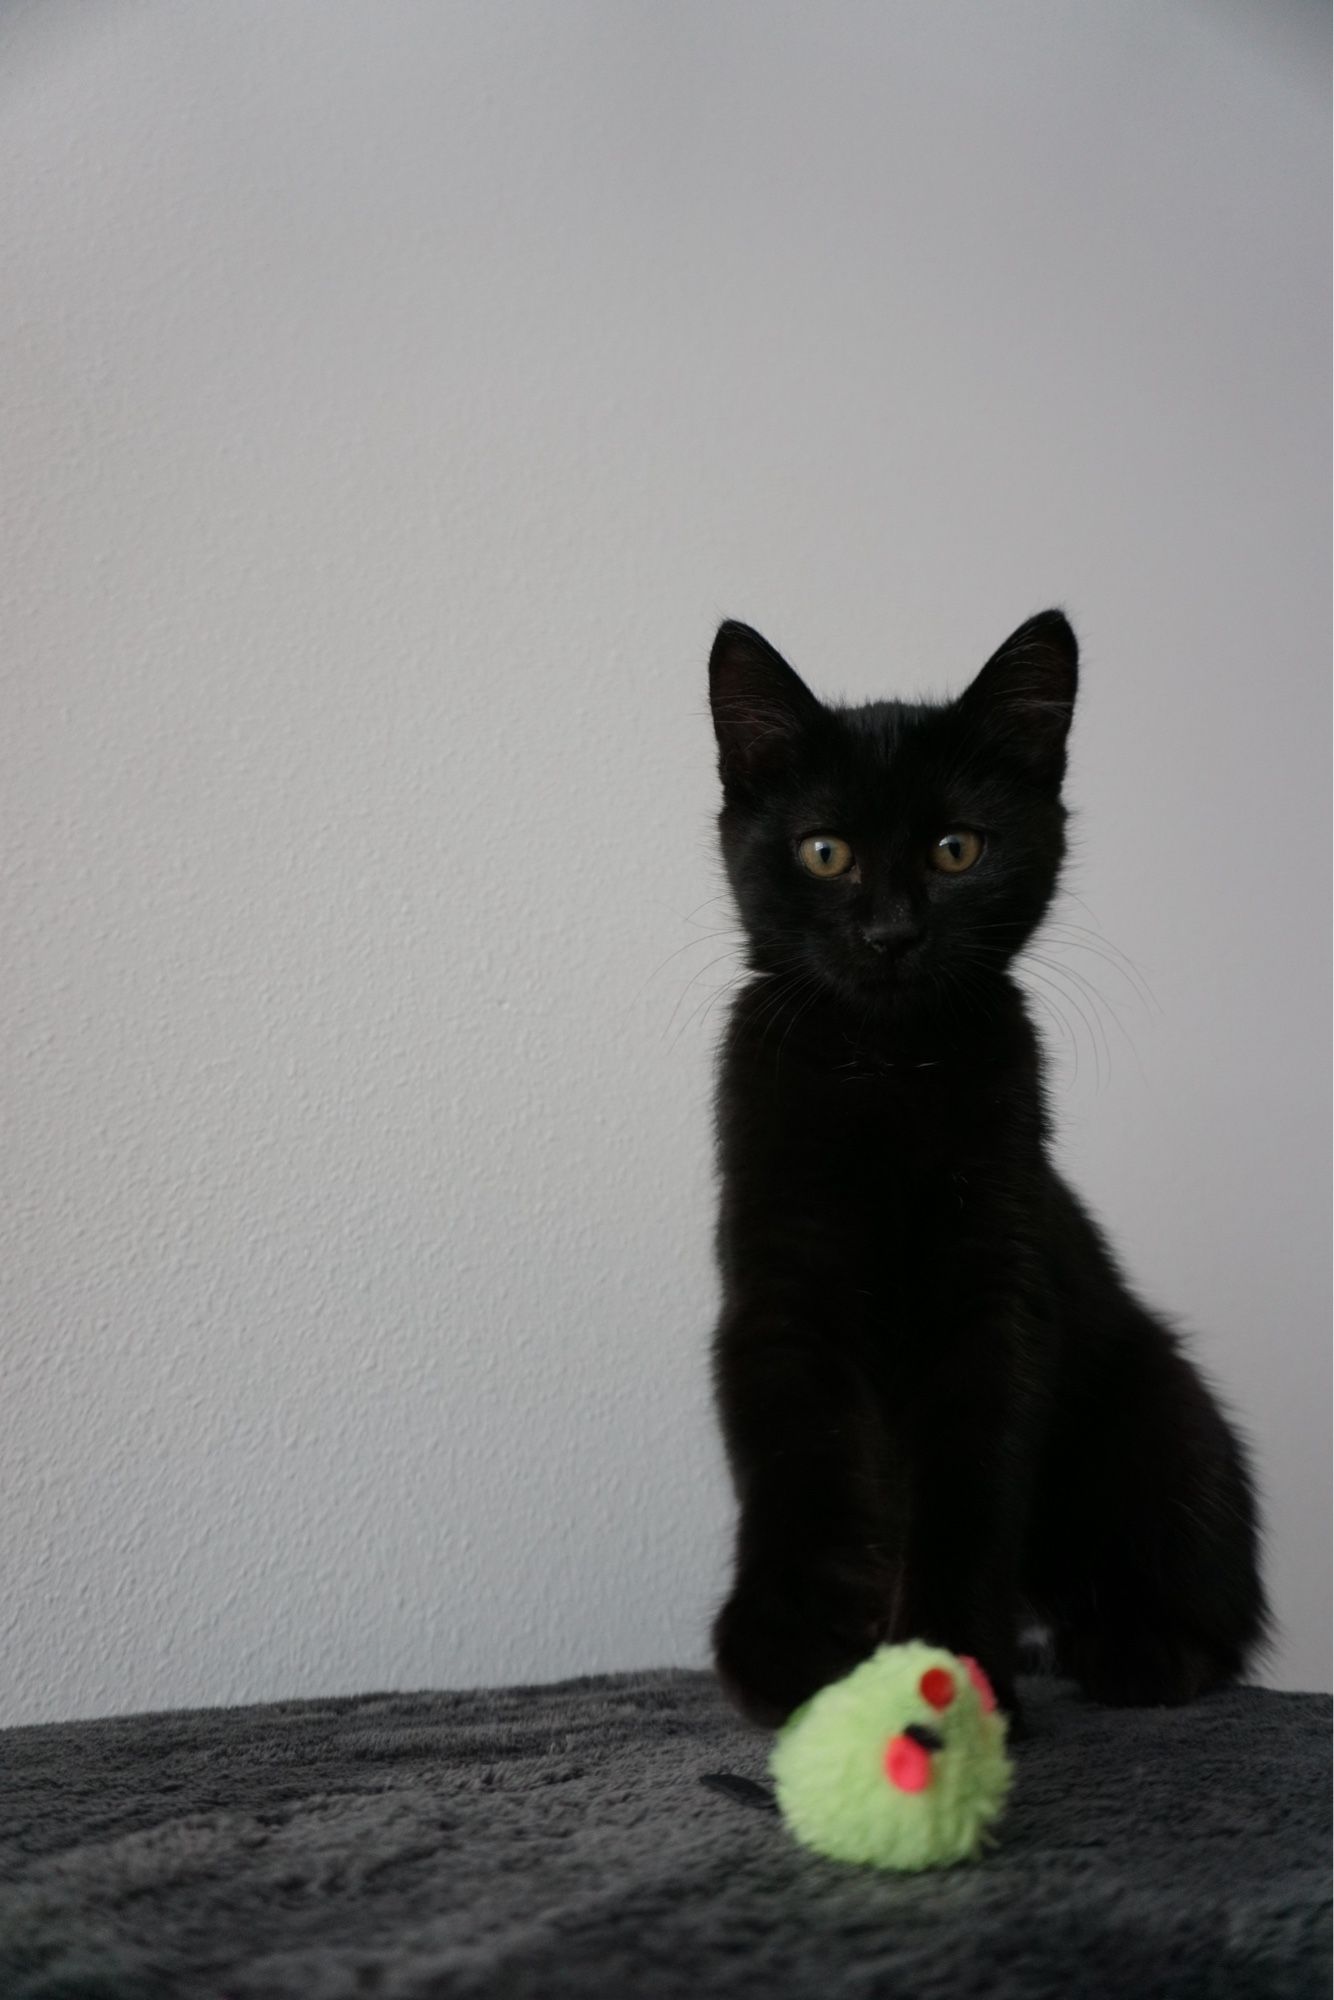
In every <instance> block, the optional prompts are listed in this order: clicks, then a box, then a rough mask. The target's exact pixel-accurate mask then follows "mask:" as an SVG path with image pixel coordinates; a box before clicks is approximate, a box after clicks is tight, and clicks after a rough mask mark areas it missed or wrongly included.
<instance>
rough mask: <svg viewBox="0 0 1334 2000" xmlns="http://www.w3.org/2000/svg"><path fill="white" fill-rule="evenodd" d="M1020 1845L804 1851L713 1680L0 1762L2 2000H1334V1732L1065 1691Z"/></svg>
mask: <svg viewBox="0 0 1334 2000" xmlns="http://www.w3.org/2000/svg"><path fill="white" fill-rule="evenodd" d="M1028 1699H1029V1703H1030V1711H1031V1721H1032V1734H1031V1736H1030V1738H1029V1740H1028V1741H1026V1742H1025V1743H1024V1744H1022V1745H1021V1746H1020V1749H1019V1770H1018V1777H1017V1781H1016V1785H1015V1790H1014V1795H1013V1801H1012V1804H1011V1807H1010V1809H1009V1812H1008V1814H1007V1817H1006V1819H1005V1821H1004V1824H1003V1832H1002V1839H1001V1842H1000V1844H999V1846H998V1847H997V1848H996V1850H995V1852H994V1853H993V1854H992V1855H991V1856H990V1857H989V1858H988V1859H987V1860H986V1861H985V1862H983V1863H982V1864H980V1865H976V1866H970V1867H962V1868H956V1869H952V1870H948V1871H943V1872H939V1873H935V1874H931V1875H925V1876H898V1877H896V1876H888V1875H877V1874H875V1873H872V1872H868V1871H863V1870H858V1869H850V1868H843V1867H840V1866H838V1865H837V1864H835V1863H832V1862H825V1861H821V1860H818V1859H816V1858H815V1857H814V1856H812V1855H808V1854H805V1853H803V1852H802V1851H801V1850H800V1849H799V1848H797V1847H795V1846H794V1845H793V1844H792V1842H791V1841H790V1840H789V1838H788V1836H787V1834H786V1832H785V1831H784V1828H783V1826H782V1824H781V1822H780V1821H779V1820H778V1819H777V1818H776V1817H774V1816H773V1815H771V1814H769V1813H765V1812H757V1811H754V1810H753V1809H751V1808H750V1807H748V1806H747V1805H745V1804H744V1803H741V1802H740V1801H739V1800H738V1798H736V1797H733V1796H729V1795H728V1794H727V1792H726V1791H720V1790H718V1789H716V1788H709V1787H707V1786H705V1785H703V1784H701V1782H700V1778H701V1775H702V1774H703V1773H705V1772H709V1771H731V1772H736V1773H739V1774H742V1775H749V1776H751V1777H755V1778H758V1777H762V1776H763V1775H764V1761H765V1753H766V1739H765V1738H763V1737H761V1736H759V1735H756V1734H754V1733H752V1732H751V1731H749V1730H747V1729H746V1728H745V1727H743V1726H742V1725H740V1724H739V1723H738V1722H736V1721H735V1720H734V1719H733V1717H732V1716H731V1715H730V1714H729V1713H728V1711H727V1710H726V1709H725V1708H724V1706H723V1704H722V1702H721V1700H720V1699H719V1697H718V1695H717V1693H716V1691H715V1689H714V1687H713V1684H712V1682H711V1681H710V1680H709V1679H708V1678H707V1677H706V1676H705V1675H703V1674H693V1673H682V1672H659V1673H638V1674H618V1675H613V1676H609V1677H605V1678H600V1679H594V1680H581V1681H571V1682H565V1683H562V1684H560V1685H556V1686H547V1687H535V1688H507V1689H502V1690H492V1691H488V1692H480V1693H473V1694H421V1695H378V1696H367V1697H364V1698H362V1699H358V1700H330V1701H303V1702H287V1703H281V1704H278V1705H276V1706H272V1707H265V1708H248V1709H230V1710H228V1709H219V1710H208V1711H202V1712H190V1713H178V1714H167V1715H153V1716H135V1717H127V1718H121V1719H113V1720H109V1721H101V1722H85V1723H74V1724H68V1725H62V1726H52V1727H44V1728H33V1729H14V1730H9V1731H6V1732H3V1733H0V1995H3V2000H177V1996H180V2000H194V1996H199V2000H353V1996H357V1997H358V2000H361V1996H365V1995H375V1996H377V2000H427V1996H436V1995H450V1996H453V1995H464V1996H470V1997H471V1996H488V2000H489V1997H490V1996H495V1997H496V2000H500V1996H503V2000H553V1996H560V1995H598V1996H607V2000H639V1996H644V2000H673V1996H681V2000H706V1996H711V1995H728V1996H737V1997H738V2000H747V1996H754V2000H787V1996H795V1995H802V1996H806V1995H810V1996H818V2000H840V1996H844V1995H848V1996H852V1995H855V1996H857V2000H875V1996H884V1997H885V2000H890V1996H893V2000H897V1996H900V1995H901V1996H903V2000H938V1996H939V2000H961V1996H967V1995H973V1994H986V1995H992V1996H997V2000H1039V1996H1041V2000H1075V1996H1089V2000H1102V1997H1103V1996H1126V2000H1132V1997H1133V2000H1150V1997H1151V1996H1152V2000H1158V1996H1165V2000H1185V1996H1190V2000H1206V1996H1207V2000H1255V1996H1260V1995H1266V1996H1275V2000H1278V1996H1282V2000H1305V1996H1308V1995H1310V1996H1315V1995H1317V1994H1319V1995H1320V1996H1322V2000H1324V1996H1325V1995H1327V1994H1328V1992H1329V1944H1328V1940H1329V1922H1328V1895H1327V1890H1328V1879H1329V1839H1328V1798H1329V1704H1328V1702H1327V1701H1326V1700H1325V1699H1324V1698H1323V1697H1321V1696H1316V1695H1293V1694H1275V1693H1265V1692H1261V1691H1259V1690H1256V1689H1242V1690H1238V1691H1236V1692H1233V1693H1229V1694H1225V1695H1220V1696H1216V1697H1213V1698H1211V1699H1209V1700H1206V1701H1203V1702H1200V1703H1198V1704H1197V1705H1195V1706H1194V1707H1191V1708H1186V1709H1178V1710H1175V1711H1164V1710H1157V1711H1150V1710H1137V1711H1122V1712H1120V1713H1113V1712H1110V1711H1108V1710H1104V1709H1098V1708H1094V1707H1091V1706H1089V1705H1087V1704H1086V1703H1084V1702H1082V1701H1080V1700H1079V1699H1077V1698H1076V1696H1075V1695H1074V1693H1073V1691H1072V1690H1070V1689H1069V1688H1066V1687H1063V1686H1057V1685H1051V1684H1039V1683H1036V1682H1035V1683H1032V1684H1030V1686H1029V1688H1028Z"/></svg>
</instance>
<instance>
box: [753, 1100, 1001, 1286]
mask: <svg viewBox="0 0 1334 2000" xmlns="http://www.w3.org/2000/svg"><path fill="white" fill-rule="evenodd" d="M857 1083H858V1084H859V1085H860V1088H857V1087H856V1086H840V1085H839V1084H838V1083H837V1082H836V1083H835V1084H834V1086H833V1087H832V1088H831V1089H828V1090H824V1091H819V1092H813V1093H810V1094H809V1095H808V1096H807V1097H806V1098H805V1099H804V1100H802V1101H799V1102H796V1103H794V1104H793V1105H791V1106H790V1107H789V1116H788V1118H787V1120H786V1121H785V1123H784V1126H783V1128H782V1130H781V1134H778V1135H775V1136H776V1137H777V1139H778V1143H777V1144H776V1146H775V1148H774V1153H773V1158H774V1161H775V1164H776V1166H777V1174H776V1177H775V1182H774V1185H775V1187H776V1188H777V1187H781V1188H783V1189H786V1190H791V1191H795V1192H796V1193H797V1196H798V1202H799V1204H800V1205H801V1206H802V1207H803V1208H804V1209H805V1210H806V1212H807V1213H808V1214H809V1215H810V1216H811V1217H812V1219H813V1220H815V1221H816V1223H817V1224H818V1226H819V1227H821V1228H823V1229H824V1230H826V1231H828V1232H829V1233H830V1235H831V1236H832V1237H836V1238H837V1239H838V1240H839V1242H840V1243H841V1245H842V1246H843V1248H844V1251H845V1254H846V1256H847V1257H848V1259H849V1261H850V1262H855V1263H856V1264H858V1265H859V1266H862V1267H866V1266H872V1267H875V1268H877V1269H881V1268H886V1267H893V1268H895V1269H898V1270H902V1269H903V1268H905V1267H906V1266H912V1265H918V1264H930V1263H934V1262H936V1261H938V1260H939V1259H940V1258H941V1257H942V1256H947V1255H948V1254H949V1251H950V1248H951V1246H952V1245H954V1244H957V1243H958V1242H959V1241H960V1239H961V1238H964V1237H966V1236H968V1235H969V1234H970V1233H972V1231H973V1230H974V1229H975V1227H976V1225H977V1223H978V1221H979V1219H980V1212H981V1206H982V1204H983V1201H984V1199H985V1198H986V1197H987V1196H989V1195H990V1194H992V1193H994V1191H995V1190H996V1187H997V1183H998V1175H999V1172H1000V1169H999V1165H998V1162H999V1160H1000V1157H1001V1155H1002V1153H1003V1151H1004V1141H1003V1132H1004V1118H1003V1112H1002V1109H1001V1107H1000V1105H999V1103H998V1102H997V1101H996V1099H995V1097H994V1096H993V1095H992V1094H991V1093H988V1092H987V1091H986V1090H985V1089H979V1090H972V1091H969V1090H967V1089H961V1088H960V1087H959V1085H958V1084H957V1082H956V1081H955V1080H954V1079H951V1078H949V1077H942V1076H939V1075H931V1074H929V1073H927V1072H926V1066H923V1068H922V1069H921V1070H916V1069H914V1070H912V1071H909V1072H907V1073H905V1074H894V1073H890V1074H888V1075H881V1076H874V1077H869V1078H865V1077H859V1078H858V1079H857Z"/></svg>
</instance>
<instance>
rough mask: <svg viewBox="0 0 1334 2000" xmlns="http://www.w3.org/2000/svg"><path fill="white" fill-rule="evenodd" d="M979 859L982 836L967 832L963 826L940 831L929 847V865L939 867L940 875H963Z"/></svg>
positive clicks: (980, 856)
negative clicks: (936, 839) (938, 837)
mask: <svg viewBox="0 0 1334 2000" xmlns="http://www.w3.org/2000/svg"><path fill="white" fill-rule="evenodd" d="M981 859H982V836H981V834H980V833H969V832H968V831H967V829H966V828H965V827H955V828H954V829H953V830H952V831H951V832H949V833H942V834H941V836H940V839H939V840H938V841H937V842H936V844H935V846H934V847H933V848H932V849H931V866H932V867H933V868H939V870H940V872H941V874H942V875H963V874H965V873H966V872H967V870H968V869H970V868H972V867H974V866H975V865H976V863H977V862H979V861H980V860H981Z"/></svg>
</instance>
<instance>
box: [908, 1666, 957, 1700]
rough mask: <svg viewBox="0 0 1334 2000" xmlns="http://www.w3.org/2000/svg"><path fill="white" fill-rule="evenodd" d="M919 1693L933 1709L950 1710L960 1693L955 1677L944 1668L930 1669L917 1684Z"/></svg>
mask: <svg viewBox="0 0 1334 2000" xmlns="http://www.w3.org/2000/svg"><path fill="white" fill-rule="evenodd" d="M917 1691H918V1693H919V1694H920V1695H921V1697H922V1700H923V1701H929V1702H930V1704H931V1706H932V1708H948V1707H949V1705H950V1703H951V1702H952V1701H953V1699H954V1697H955V1695H956V1694H957V1692H958V1690H957V1688H956V1687H955V1685H954V1676H953V1675H952V1674H950V1673H948V1672H947V1671H946V1669H945V1668H944V1667H928V1668H927V1670H926V1672H925V1673H924V1674H923V1675H922V1678H921V1680H920V1681H919V1682H918V1683H917Z"/></svg>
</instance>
